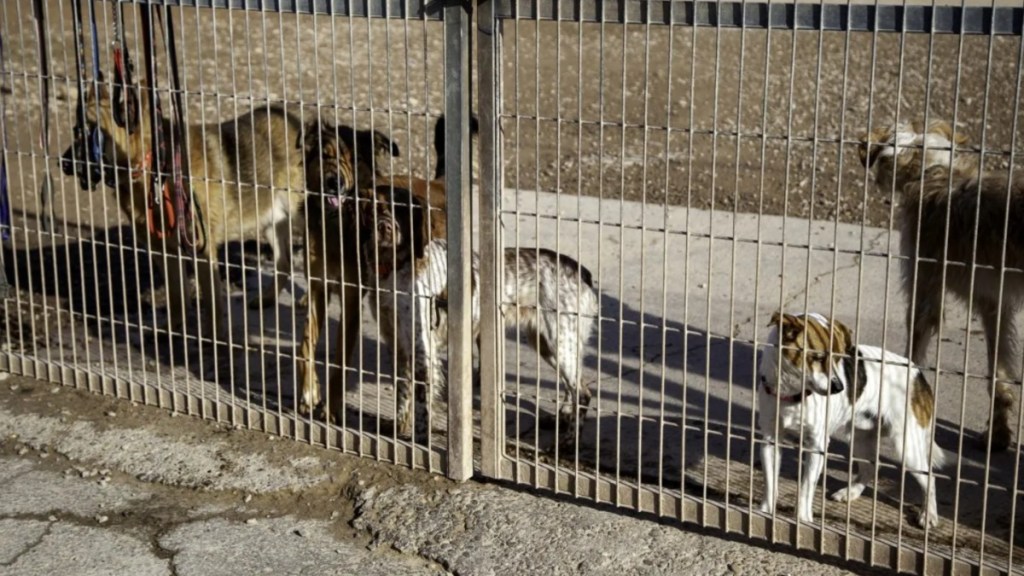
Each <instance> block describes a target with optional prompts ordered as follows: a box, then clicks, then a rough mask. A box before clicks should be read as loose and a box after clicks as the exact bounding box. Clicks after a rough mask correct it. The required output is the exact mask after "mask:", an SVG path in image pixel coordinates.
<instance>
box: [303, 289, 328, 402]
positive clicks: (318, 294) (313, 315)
mask: <svg viewBox="0 0 1024 576" xmlns="http://www.w3.org/2000/svg"><path fill="white" fill-rule="evenodd" d="M318 272H319V271H318ZM307 296H308V298H306V328H305V330H304V331H303V336H302V346H301V348H300V350H299V361H298V364H299V366H298V368H299V382H300V386H301V387H302V392H301V396H300V398H299V402H298V409H299V413H300V414H310V413H311V411H312V410H313V409H314V408H315V407H316V405H317V404H319V403H320V382H319V379H318V378H317V375H316V364H315V360H314V359H315V356H316V348H317V346H318V345H319V344H320V322H321V321H323V320H326V318H327V301H326V300H327V299H326V296H327V292H326V287H325V286H324V280H323V276H313V275H310V280H309V290H308V291H307Z"/></svg>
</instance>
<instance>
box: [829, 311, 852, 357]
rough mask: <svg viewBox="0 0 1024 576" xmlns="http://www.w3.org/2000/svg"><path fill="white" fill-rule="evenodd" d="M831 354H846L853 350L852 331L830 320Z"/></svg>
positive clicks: (834, 320) (833, 319) (840, 323)
mask: <svg viewBox="0 0 1024 576" xmlns="http://www.w3.org/2000/svg"><path fill="white" fill-rule="evenodd" d="M831 322H832V352H833V353H836V354H847V353H848V351H849V350H850V349H851V348H853V330H850V328H849V327H848V326H847V325H846V324H843V323H842V322H840V321H839V320H836V319H835V318H832V320H831Z"/></svg>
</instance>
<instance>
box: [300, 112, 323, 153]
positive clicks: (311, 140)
mask: <svg viewBox="0 0 1024 576" xmlns="http://www.w3.org/2000/svg"><path fill="white" fill-rule="evenodd" d="M322 140H323V138H322V134H321V127H320V122H318V121H317V120H311V121H309V122H308V123H306V125H305V126H304V127H303V128H302V132H301V133H299V136H298V138H296V139H295V148H296V149H298V150H302V152H303V153H304V154H309V153H310V152H312V151H314V150H316V149H317V148H319V147H320V142H321V141H322Z"/></svg>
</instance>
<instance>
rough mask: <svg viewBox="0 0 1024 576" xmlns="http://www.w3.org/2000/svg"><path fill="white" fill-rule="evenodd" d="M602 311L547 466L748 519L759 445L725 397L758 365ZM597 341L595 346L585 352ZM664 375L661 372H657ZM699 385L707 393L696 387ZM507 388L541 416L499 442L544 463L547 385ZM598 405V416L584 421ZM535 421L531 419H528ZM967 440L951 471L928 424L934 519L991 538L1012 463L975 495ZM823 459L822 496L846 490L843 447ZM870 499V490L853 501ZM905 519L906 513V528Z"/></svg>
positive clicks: (974, 456) (883, 479)
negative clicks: (741, 511)
mask: <svg viewBox="0 0 1024 576" xmlns="http://www.w3.org/2000/svg"><path fill="white" fill-rule="evenodd" d="M602 304H603V305H602V308H603V310H602V317H603V318H604V319H605V320H604V321H603V322H602V330H603V333H602V335H601V338H600V349H599V354H600V356H599V357H597V356H595V355H593V354H588V355H587V357H586V358H585V360H584V364H585V367H586V370H585V376H588V377H589V378H590V380H591V391H592V392H594V393H595V398H594V400H593V401H592V402H591V409H590V411H589V415H588V418H587V419H586V420H585V424H584V427H583V429H582V432H581V436H580V439H579V442H578V443H577V445H576V446H562V447H561V448H560V449H559V454H558V458H557V460H556V461H557V462H558V464H559V465H561V466H564V467H568V469H572V466H573V465H574V461H573V460H574V459H576V458H578V459H579V462H580V463H581V464H583V465H585V466H586V467H588V468H591V469H593V470H595V471H596V472H597V473H599V474H601V473H603V474H611V475H615V476H617V477H621V478H626V479H632V480H635V481H637V482H644V483H648V484H652V485H655V486H665V487H669V488H681V489H682V490H684V491H690V490H691V489H700V490H702V491H703V490H706V491H707V493H708V494H709V496H710V497H712V498H717V499H723V498H725V497H728V498H729V501H730V502H737V501H738V502H747V501H750V500H753V502H754V505H755V507H756V505H757V504H758V503H759V502H760V498H761V485H762V482H763V475H762V473H761V465H760V454H759V451H760V450H759V449H760V446H761V445H762V444H761V435H760V434H759V433H757V432H756V430H757V423H756V419H755V418H756V416H755V414H754V412H753V411H752V410H751V408H750V407H749V404H750V402H749V400H748V401H745V402H743V403H742V404H741V403H739V402H730V398H731V397H732V396H735V395H738V394H741V393H744V394H746V396H747V397H748V398H749V396H750V394H751V393H753V392H754V373H755V372H756V365H757V358H758V357H757V351H756V350H755V348H754V346H753V345H752V344H750V343H747V342H741V341H737V340H734V341H732V342H730V341H729V338H728V337H725V336H720V335H715V334H708V333H707V332H706V331H703V330H700V329H694V328H691V327H687V326H685V325H683V324H682V323H679V322H675V321H673V320H670V319H664V318H660V317H657V316H654V315H651V314H640V312H639V311H638V310H637V309H635V308H634V307H632V306H630V305H629V304H627V303H623V302H620V301H619V300H618V299H616V298H614V297H612V296H609V295H603V296H602ZM620 311H621V313H620ZM597 341H598V339H597V338H595V339H594V340H592V341H591V342H592V343H596V342H597ZM641 343H642V344H641ZM506 356H507V354H506ZM506 361H507V359H506ZM641 361H642V363H641ZM663 366H668V367H669V369H668V370H664V369H663ZM595 375H599V376H597V377H599V378H600V380H601V385H600V388H598V387H597V386H595V384H594V382H593V380H594V377H595ZM708 377H710V385H709V386H705V385H704V383H705V381H707V378H708ZM517 379H523V380H525V381H526V383H525V384H524V386H523V387H522V388H521V389H520V391H521V390H523V389H528V390H531V393H530V394H529V395H527V394H516V393H515V391H512V392H511V393H510V392H509V391H508V390H507V391H506V395H507V397H509V399H507V400H506V402H507V403H512V404H514V403H515V402H516V401H517V398H519V397H520V396H522V397H523V398H524V399H525V400H533V399H535V398H537V397H540V398H541V400H540V405H541V406H540V408H539V411H538V407H537V405H536V403H533V402H528V401H524V400H520V402H521V405H520V406H519V407H518V408H515V407H513V409H512V410H509V411H508V412H507V414H506V430H507V434H508V436H509V437H510V438H512V439H513V440H516V441H517V442H516V444H517V446H518V447H521V452H522V453H521V457H523V458H527V459H529V458H530V457H531V450H540V451H542V452H544V453H546V454H548V455H549V456H551V455H553V454H554V452H555V450H556V448H555V447H556V446H557V445H558V442H557V438H556V435H555V433H554V431H553V430H552V426H551V425H550V421H551V420H553V416H552V414H553V402H551V401H550V399H553V398H554V395H555V393H556V387H555V384H554V382H553V380H552V379H545V378H542V379H541V383H540V388H541V392H540V393H539V394H537V393H533V392H532V391H533V390H535V389H536V387H537V379H536V377H535V375H534V374H533V373H532V371H528V373H527V374H519V373H516V372H515V371H509V372H508V373H507V374H506V381H516V380H517ZM620 382H621V384H620ZM729 382H731V383H732V384H727V383H729ZM729 386H732V387H733V388H732V390H730V389H729ZM598 394H599V395H600V400H599V399H598V397H597V396H598ZM986 400H987V398H986ZM598 402H600V405H601V407H602V410H601V412H600V413H599V414H595V412H596V411H595V410H594V407H595V406H596V405H598ZM537 414H540V416H539V417H535V416H536V415H537ZM545 422H548V425H547V426H546V427H545V426H544V425H543V424H544V423H545ZM976 436H977V435H976V434H974V433H968V435H967V436H965V438H964V441H963V444H964V445H963V447H962V450H960V451H959V453H960V454H961V457H960V462H961V464H960V466H959V467H958V466H957V464H956V460H957V451H958V448H959V443H960V437H961V436H960V433H959V430H958V427H957V426H955V425H954V424H953V423H951V422H948V421H943V420H940V421H939V422H938V425H937V427H936V433H935V439H936V442H937V443H938V445H939V446H941V447H943V448H944V449H945V450H947V451H948V452H950V453H951V456H952V463H951V465H949V466H947V467H946V469H944V470H942V471H940V472H939V473H938V480H937V491H936V494H937V499H938V504H939V514H940V516H941V517H942V518H944V519H946V520H947V521H948V520H949V519H951V518H952V517H953V515H954V513H955V514H956V515H957V521H958V523H960V524H961V525H968V526H972V527H974V528H976V529H979V530H980V529H982V527H983V514H982V513H983V511H986V510H987V517H988V521H987V525H986V527H985V529H986V530H987V531H989V532H991V531H993V530H994V526H997V525H999V523H1000V520H998V519H999V518H1001V517H1008V511H1009V509H1010V505H1011V504H1012V498H1013V492H1014V491H1013V489H1012V486H1013V485H1014V475H1015V472H1016V467H1017V463H1018V458H1019V457H1018V456H1017V454H1016V453H1015V452H1008V453H1002V454H995V455H993V456H992V458H991V461H990V463H989V467H988V478H987V486H988V490H987V491H986V489H985V486H986V468H985V459H986V454H985V452H984V451H983V450H981V449H980V446H979V445H978V443H977V442H976ZM829 452H830V454H831V455H835V456H837V457H838V458H836V459H831V460H830V462H829V467H828V476H829V478H828V486H829V491H832V490H835V489H836V488H837V487H839V486H842V485H845V483H846V471H847V466H848V464H847V462H848V454H849V445H848V444H847V443H845V442H842V441H839V440H836V441H833V442H832V443H831V445H830V448H829ZM797 458H798V451H797V450H796V449H795V448H791V449H784V450H783V460H782V470H781V474H782V476H783V478H787V479H789V480H791V481H793V482H795V481H796V480H797V474H798V470H799V462H798V461H797ZM881 460H882V462H883V467H882V470H881V471H880V473H879V477H880V485H881V486H884V489H880V492H879V496H878V497H879V500H880V501H884V502H888V503H889V504H890V505H891V506H898V504H899V494H900V490H899V479H900V473H899V471H898V462H897V461H896V460H894V459H893V458H892V457H891V453H890V454H888V455H887V454H886V452H885V450H883V456H882V458H881ZM751 473H753V475H754V478H753V483H752V484H753V490H754V493H753V494H751V482H750V474H751ZM958 475H959V477H958ZM957 477H958V481H955V480H954V479H956V478H957ZM958 484H959V486H960V488H959V502H957V501H956V497H957V496H956V494H957V488H956V487H957V485H958ZM906 486H907V488H906V491H905V494H904V499H905V501H906V502H907V503H909V504H911V505H912V506H911V508H913V507H914V506H916V504H917V502H918V499H919V498H920V494H919V491H918V488H917V486H916V483H915V482H914V480H913V479H912V478H910V477H909V476H907V477H906ZM819 489H820V488H819ZM986 492H987V499H986V497H985V496H986ZM871 494H872V492H871V491H870V490H869V492H867V493H865V496H864V497H865V498H869V497H870V496H871ZM983 503H985V504H984V505H983ZM780 505H781V503H780ZM915 510H916V508H915ZM910 518H911V515H910V511H908V512H907V519H910ZM993 519H996V520H993ZM1004 523H1005V522H1004Z"/></svg>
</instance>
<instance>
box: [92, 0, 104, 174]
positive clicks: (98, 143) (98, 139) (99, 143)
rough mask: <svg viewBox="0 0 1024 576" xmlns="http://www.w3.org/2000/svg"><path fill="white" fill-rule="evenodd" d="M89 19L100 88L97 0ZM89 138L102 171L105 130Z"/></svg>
mask: <svg viewBox="0 0 1024 576" xmlns="http://www.w3.org/2000/svg"><path fill="white" fill-rule="evenodd" d="M89 20H90V24H91V27H92V81H93V84H94V87H96V88H99V83H100V82H102V81H103V72H101V71H100V35H99V32H97V30H96V0H93V1H92V2H89ZM89 140H90V142H89V143H90V146H89V155H90V156H91V157H92V161H93V162H94V163H95V164H96V165H97V166H100V171H101V172H102V165H101V164H100V162H101V161H102V160H103V132H102V131H101V130H99V129H94V130H92V133H91V134H90V135H89Z"/></svg>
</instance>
